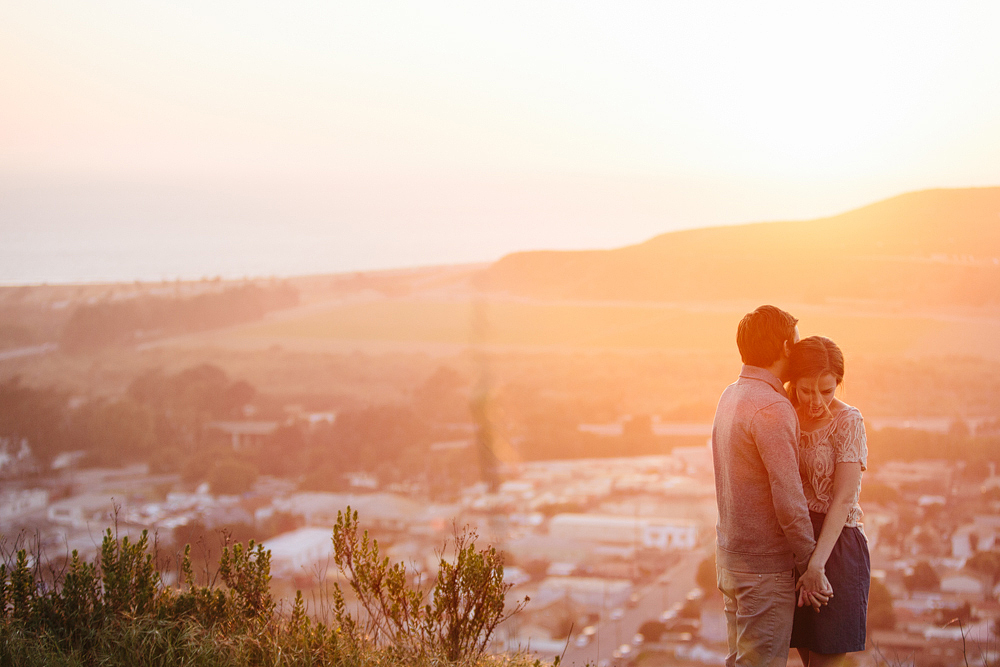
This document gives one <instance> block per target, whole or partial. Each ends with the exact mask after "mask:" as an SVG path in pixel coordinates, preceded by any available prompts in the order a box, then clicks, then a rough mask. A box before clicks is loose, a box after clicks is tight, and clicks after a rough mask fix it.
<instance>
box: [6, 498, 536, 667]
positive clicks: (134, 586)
mask: <svg viewBox="0 0 1000 667" xmlns="http://www.w3.org/2000/svg"><path fill="white" fill-rule="evenodd" d="M473 537H474V536H472V535H470V534H469V533H459V534H456V543H455V545H454V547H455V548H454V551H455V559H454V561H453V562H448V561H446V560H445V559H444V558H442V559H441V570H440V572H439V574H438V579H437V584H436V586H435V587H434V588H433V589H432V590H430V591H428V590H427V589H426V588H425V587H421V586H420V585H419V583H417V584H411V583H410V580H411V577H410V576H409V573H407V571H406V569H405V567H403V566H402V565H391V564H390V563H389V561H388V559H380V556H379V552H378V544H377V542H375V541H374V540H369V539H368V535H367V533H365V534H363V535H362V536H360V537H359V535H358V523H357V513H356V512H354V513H352V512H351V511H350V508H348V511H347V513H346V514H342V515H341V519H340V521H338V525H337V531H336V532H335V534H334V537H333V539H334V546H335V561H336V562H337V564H338V566H340V567H341V569H342V571H343V572H344V573H345V574H346V575H347V576H348V577H349V581H350V585H351V587H352V589H354V591H355V593H356V595H357V596H358V599H359V601H360V602H361V603H362V606H363V608H364V609H365V612H364V613H363V615H361V614H359V617H354V616H352V615H351V614H350V613H349V612H347V611H346V605H345V603H344V598H343V595H342V593H341V591H340V590H339V589H335V591H334V594H333V604H332V609H329V610H324V611H325V612H326V613H325V614H323V615H324V616H325V617H327V618H330V619H331V620H330V623H329V625H326V624H324V623H320V622H316V621H315V620H313V619H312V618H311V617H310V616H309V615H308V614H307V613H306V607H305V604H304V602H303V599H302V595H301V593H299V594H297V596H296V599H295V601H294V603H293V605H292V606H291V609H290V610H289V613H281V611H280V610H279V606H278V605H277V604H276V603H275V601H274V599H273V598H272V596H271V593H270V587H269V584H270V579H271V575H270V552H268V551H267V550H265V549H264V548H263V546H262V545H259V544H254V542H253V541H250V542H248V543H247V545H246V546H244V545H242V544H240V543H236V544H232V545H227V546H226V547H225V548H224V549H223V552H222V557H221V560H220V564H219V570H218V573H217V579H216V581H215V585H199V584H198V583H196V581H195V576H194V572H193V571H192V567H191V559H190V547H188V548H187V549H185V552H184V556H183V559H182V560H181V562H180V573H181V577H180V578H181V582H180V585H179V586H177V587H171V586H166V585H164V583H163V580H162V578H161V575H160V573H159V571H158V570H157V568H156V567H155V563H156V560H155V553H154V552H155V547H153V548H152V549H151V546H150V543H149V538H148V535H147V534H146V533H145V532H143V533H142V536H141V537H140V538H139V539H138V540H134V541H133V540H130V539H129V538H128V537H121V538H119V537H118V536H117V535H115V534H114V533H112V531H111V530H110V529H109V530H108V531H107V532H106V533H105V534H104V538H103V543H102V547H101V552H100V554H99V556H98V558H97V560H96V562H94V563H87V562H84V561H83V560H81V559H80V558H79V556H78V554H77V553H76V552H73V554H72V557H71V559H70V560H69V562H68V564H67V565H66V566H65V568H63V569H62V570H61V571H59V572H55V571H53V570H52V569H51V568H49V569H48V571H45V570H44V568H43V567H42V566H41V564H40V559H39V558H38V557H37V555H32V554H29V553H28V551H27V550H26V549H19V550H17V551H16V553H14V554H10V557H9V558H8V559H7V562H6V563H4V564H0V667H7V666H8V665H11V666H13V665H93V664H101V665H123V666H124V665H130V666H131V665H139V664H141V665H164V666H167V665H170V666H174V665H206V666H207V665H213V666H215V665H222V666H226V665H234V666H235V665H241V666H242V665H372V666H378V665H398V664H406V665H439V664H443V663H450V664H460V665H470V666H472V665H476V666H479V665H487V664H490V665H492V664H505V665H519V664H524V665H527V664H529V661H527V660H526V659H525V658H523V656H520V657H503V658H498V657H492V656H487V655H486V654H485V649H486V647H487V646H488V643H489V640H490V636H491V635H492V633H493V630H494V629H495V628H496V626H497V624H498V623H500V622H501V621H502V620H504V619H505V618H507V617H508V616H509V614H510V613H516V612H517V611H519V610H520V609H521V607H522V606H523V602H522V603H520V604H518V605H515V606H514V607H513V608H512V609H511V610H510V611H509V612H505V601H504V597H505V595H506V592H507V590H508V586H507V585H505V584H504V583H503V567H502V564H501V560H500V556H499V554H497V552H496V551H495V550H494V549H492V548H488V549H485V550H482V551H477V550H476V549H475V546H474V544H473V541H472V538H473ZM534 664H535V665H539V663H538V662H537V661H536V662H535V663H534Z"/></svg>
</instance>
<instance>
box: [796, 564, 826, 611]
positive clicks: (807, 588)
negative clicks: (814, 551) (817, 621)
mask: <svg viewBox="0 0 1000 667" xmlns="http://www.w3.org/2000/svg"><path fill="white" fill-rule="evenodd" d="M795 589H796V590H797V591H798V592H799V602H798V604H799V606H800V607H804V606H806V605H809V606H811V607H812V608H813V609H815V610H816V611H819V609H820V607H822V606H823V605H825V604H827V603H828V602H829V601H830V598H832V597H833V586H831V585H830V580H829V579H827V578H826V571H825V568H822V567H818V566H816V565H814V564H813V563H811V562H810V563H809V567H808V568H806V571H805V573H804V574H803V575H802V576H801V577H799V580H798V581H797V582H796V583H795Z"/></svg>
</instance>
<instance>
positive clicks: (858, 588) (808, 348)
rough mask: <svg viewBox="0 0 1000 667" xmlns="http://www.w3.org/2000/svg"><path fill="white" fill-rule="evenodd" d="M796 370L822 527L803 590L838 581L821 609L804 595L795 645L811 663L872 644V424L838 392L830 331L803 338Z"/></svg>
mask: <svg viewBox="0 0 1000 667" xmlns="http://www.w3.org/2000/svg"><path fill="white" fill-rule="evenodd" d="M789 377H790V380H789V385H788V396H789V398H790V399H791V401H792V405H794V406H795V411H796V412H797V413H798V416H799V426H800V428H801V437H800V440H799V472H800V474H801V475H802V485H803V489H804V491H805V495H806V501H807V503H808V505H809V514H810V516H811V518H812V522H813V530H814V531H815V534H816V550H815V551H814V552H813V554H812V557H811V558H810V560H809V566H808V568H807V570H806V572H805V573H804V574H803V575H802V578H801V580H800V583H801V589H800V590H803V589H810V588H811V589H813V590H819V588H820V584H821V582H822V577H823V576H824V575H825V576H826V577H827V578H828V579H829V581H830V584H831V585H832V586H833V597H832V598H830V601H829V604H828V605H826V606H824V607H821V608H820V609H819V611H818V613H817V612H816V611H814V609H813V608H812V607H811V606H809V604H808V600H807V599H806V597H805V595H804V594H800V595H799V606H798V608H797V609H796V610H795V622H794V625H793V627H792V642H791V645H792V647H793V648H797V649H798V651H799V654H800V655H801V656H802V662H803V663H804V664H805V666H806V667H825V666H826V665H842V664H846V662H847V660H846V654H847V653H849V652H852V651H863V650H864V648H865V620H866V616H867V611H868V586H869V584H870V582H871V562H870V560H869V555H868V540H867V539H866V538H865V534H864V532H863V531H862V528H861V524H860V523H859V521H860V519H861V514H862V512H861V507H860V506H859V505H858V496H859V494H860V492H861V473H862V472H863V471H864V470H865V467H866V461H867V458H868V445H867V442H866V438H865V425H864V421H863V420H862V418H861V412H859V411H858V409H857V408H854V407H851V406H850V405H847V404H846V403H844V402H843V401H841V400H840V399H838V398H837V397H836V396H835V393H836V391H837V388H838V387H839V386H840V384H841V383H842V382H843V381H844V355H843V354H842V353H841V351H840V348H838V347H837V346H836V345H835V344H834V342H833V341H832V340H830V339H829V338H823V337H820V336H810V337H809V338H806V339H803V340H801V341H799V342H798V343H797V344H796V345H795V347H794V348H792V353H791V356H790V357H789Z"/></svg>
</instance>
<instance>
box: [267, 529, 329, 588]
mask: <svg viewBox="0 0 1000 667" xmlns="http://www.w3.org/2000/svg"><path fill="white" fill-rule="evenodd" d="M332 536H333V533H332V532H331V531H330V529H329V528H311V527H306V528H299V529H298V530H293V531H291V532H288V533H282V534H281V535H277V536H275V537H272V538H270V539H269V540H266V541H265V542H264V548H265V549H268V550H270V552H271V571H272V572H273V573H274V574H275V575H276V576H294V575H298V574H312V573H313V570H314V569H316V568H320V569H321V568H323V567H325V566H326V565H327V564H329V563H332V562H333V540H332V539H331V538H332Z"/></svg>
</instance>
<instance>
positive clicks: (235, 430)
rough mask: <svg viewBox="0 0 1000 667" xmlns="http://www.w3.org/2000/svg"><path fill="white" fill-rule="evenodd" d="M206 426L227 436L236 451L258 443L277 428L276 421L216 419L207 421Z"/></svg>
mask: <svg viewBox="0 0 1000 667" xmlns="http://www.w3.org/2000/svg"><path fill="white" fill-rule="evenodd" d="M207 428H208V429H209V430H212V431H216V432H219V433H223V434H225V435H226V436H228V437H229V438H230V440H231V442H232V443H233V450H234V451H237V452H238V451H240V450H241V449H246V448H248V447H255V446H258V445H260V444H261V443H262V442H263V441H264V438H266V437H267V436H269V435H271V434H272V433H274V432H275V431H277V430H278V422H271V421H218V422H209V423H208V425H207Z"/></svg>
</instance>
